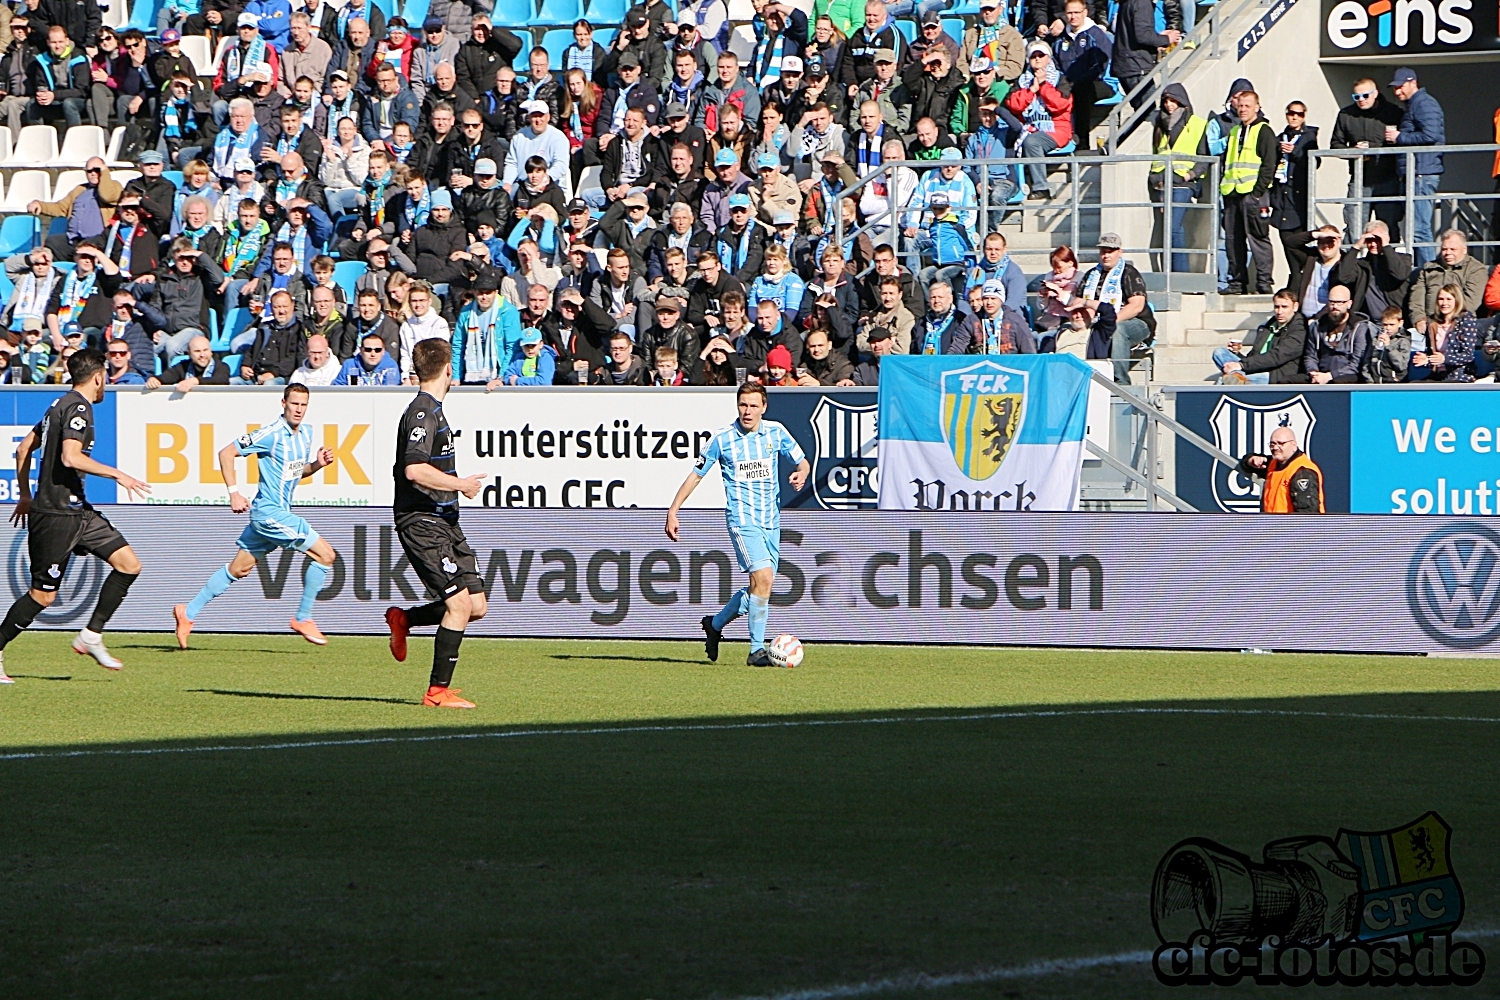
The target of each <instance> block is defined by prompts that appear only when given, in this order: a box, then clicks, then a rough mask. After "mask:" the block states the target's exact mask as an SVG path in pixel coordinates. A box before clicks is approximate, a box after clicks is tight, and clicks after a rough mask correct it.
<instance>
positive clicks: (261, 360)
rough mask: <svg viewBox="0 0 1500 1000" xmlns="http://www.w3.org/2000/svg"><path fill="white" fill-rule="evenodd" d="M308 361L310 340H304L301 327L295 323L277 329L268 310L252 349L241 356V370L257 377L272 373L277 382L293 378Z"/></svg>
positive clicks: (257, 328)
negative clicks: (299, 367)
mask: <svg viewBox="0 0 1500 1000" xmlns="http://www.w3.org/2000/svg"><path fill="white" fill-rule="evenodd" d="M306 357H307V338H306V337H304V336H302V324H301V323H299V322H297V321H296V320H293V321H292V322H291V323H289V324H287V325H286V326H277V325H276V320H275V319H274V318H272V316H271V315H270V310H269V309H268V310H267V311H266V315H264V316H263V317H261V321H260V323H259V324H258V325H257V327H256V330H255V339H254V341H253V342H252V343H251V344H250V349H249V350H248V351H246V352H245V353H244V355H242V356H241V359H240V366H241V367H243V368H249V369H250V370H251V371H253V372H255V374H256V375H264V374H266V373H267V372H269V373H271V374H272V375H274V376H275V377H277V378H291V377H292V372H294V371H296V370H297V367H298V366H299V365H301V364H302V361H303V359H304V358H306ZM236 374H238V373H236Z"/></svg>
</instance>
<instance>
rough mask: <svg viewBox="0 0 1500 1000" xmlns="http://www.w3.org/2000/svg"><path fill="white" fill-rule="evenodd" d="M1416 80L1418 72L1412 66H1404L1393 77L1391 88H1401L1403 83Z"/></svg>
mask: <svg viewBox="0 0 1500 1000" xmlns="http://www.w3.org/2000/svg"><path fill="white" fill-rule="evenodd" d="M1416 78H1417V72H1416V70H1414V69H1412V68H1411V67H1410V66H1402V67H1401V68H1400V69H1398V70H1396V72H1395V73H1393V74H1392V75H1391V86H1392V87H1399V86H1401V85H1402V84H1403V83H1411V82H1412V81H1413V80H1415V79H1416Z"/></svg>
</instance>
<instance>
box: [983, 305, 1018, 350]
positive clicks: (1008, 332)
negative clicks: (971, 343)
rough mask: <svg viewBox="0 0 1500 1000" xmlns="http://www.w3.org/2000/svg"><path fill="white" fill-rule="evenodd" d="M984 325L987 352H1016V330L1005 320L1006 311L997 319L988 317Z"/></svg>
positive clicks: (984, 345)
mask: <svg viewBox="0 0 1500 1000" xmlns="http://www.w3.org/2000/svg"><path fill="white" fill-rule="evenodd" d="M983 325H984V344H983V348H984V353H985V354H1015V353H1016V332H1015V330H1014V329H1012V328H1011V325H1010V324H1009V323H1007V322H1005V313H1004V312H1002V313H1001V314H1000V316H999V317H998V318H997V319H990V318H988V317H986V318H985V320H984V324H983Z"/></svg>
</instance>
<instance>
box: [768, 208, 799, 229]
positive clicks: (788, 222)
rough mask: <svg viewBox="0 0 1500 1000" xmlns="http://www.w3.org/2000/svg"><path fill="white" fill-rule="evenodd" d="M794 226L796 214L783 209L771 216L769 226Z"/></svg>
mask: <svg viewBox="0 0 1500 1000" xmlns="http://www.w3.org/2000/svg"><path fill="white" fill-rule="evenodd" d="M796 224H797V216H796V214H795V213H793V212H788V211H787V210H786V209H784V208H783V209H782V210H781V211H779V212H777V213H776V214H775V215H773V216H771V225H773V226H795V225H796Z"/></svg>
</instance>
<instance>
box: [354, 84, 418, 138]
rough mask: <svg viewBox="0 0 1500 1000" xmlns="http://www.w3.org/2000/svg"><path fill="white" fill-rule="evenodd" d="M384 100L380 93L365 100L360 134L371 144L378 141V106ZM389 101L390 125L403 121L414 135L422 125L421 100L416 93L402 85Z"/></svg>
mask: <svg viewBox="0 0 1500 1000" xmlns="http://www.w3.org/2000/svg"><path fill="white" fill-rule="evenodd" d="M384 100H386V98H385V96H384V95H382V94H379V93H376V94H374V95H372V96H371V97H370V99H369V100H368V101H366V102H365V108H364V114H363V115H362V116H361V120H360V124H359V131H360V134H361V135H363V136H364V137H365V141H366V142H369V143H370V144H372V145H373V144H374V143H377V142H379V141H380V108H381V102H382V101H384ZM390 101H391V105H390V118H391V127H392V128H394V127H395V126H396V123H397V122H405V123H406V124H407V125H408V126H409V127H410V128H411V131H412V134H413V135H415V134H416V133H417V130H418V129H419V128H420V127H421V125H422V102H421V101H419V100H417V95H416V94H414V93H412V92H411V88H410V87H402V88H401V90H400V91H399V92H398V93H397V94H396V96H395V97H394V98H391V99H390Z"/></svg>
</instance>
